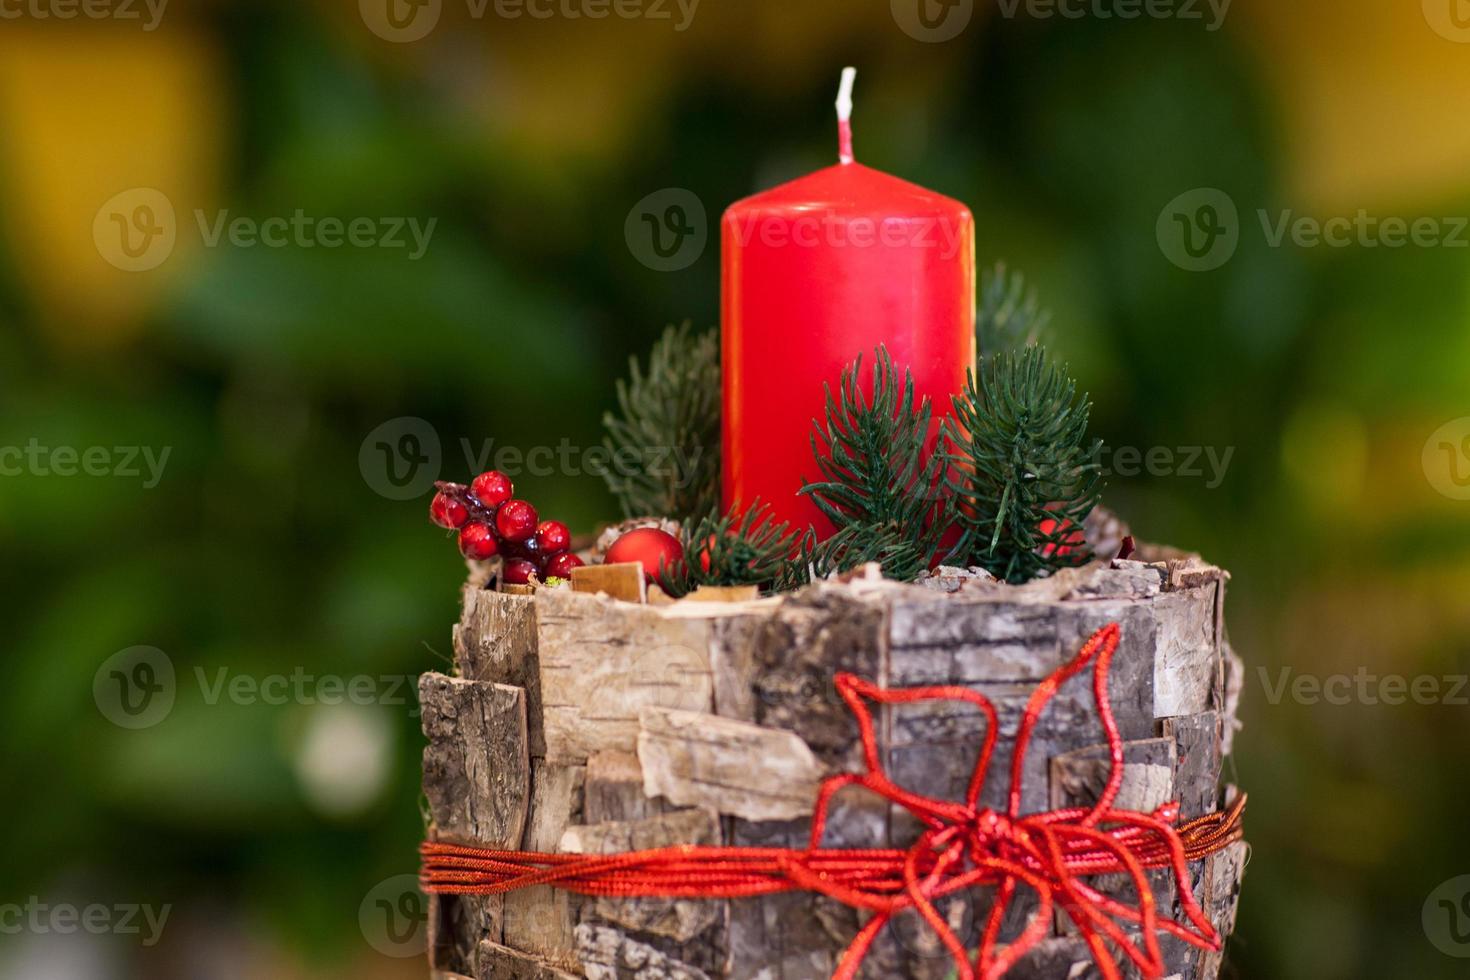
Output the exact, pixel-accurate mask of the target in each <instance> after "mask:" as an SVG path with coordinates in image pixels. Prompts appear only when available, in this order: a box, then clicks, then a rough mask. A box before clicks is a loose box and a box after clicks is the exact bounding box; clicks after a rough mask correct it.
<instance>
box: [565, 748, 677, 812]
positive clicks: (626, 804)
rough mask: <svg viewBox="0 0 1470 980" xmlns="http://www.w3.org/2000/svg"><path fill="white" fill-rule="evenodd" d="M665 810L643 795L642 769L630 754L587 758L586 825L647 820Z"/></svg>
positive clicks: (659, 803)
mask: <svg viewBox="0 0 1470 980" xmlns="http://www.w3.org/2000/svg"><path fill="white" fill-rule="evenodd" d="M667 810H668V805H667V804H666V803H665V802H664V801H663V800H661V799H658V798H656V797H655V798H651V797H649V796H647V795H645V794H644V792H643V767H642V766H641V765H639V763H638V756H637V755H636V754H634V753H632V752H597V753H594V754H593V755H592V756H591V757H589V758H588V759H587V790H586V796H585V800H584V803H583V807H582V812H583V818H584V819H585V821H586V822H587V823H589V824H599V823H622V822H626V821H631V820H647V819H648V818H650V817H656V816H658V815H659V814H661V813H664V812H666V811H667Z"/></svg>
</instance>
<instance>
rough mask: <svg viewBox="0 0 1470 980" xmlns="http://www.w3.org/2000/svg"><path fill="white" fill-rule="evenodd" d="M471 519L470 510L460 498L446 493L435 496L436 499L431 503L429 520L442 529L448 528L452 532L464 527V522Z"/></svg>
mask: <svg viewBox="0 0 1470 980" xmlns="http://www.w3.org/2000/svg"><path fill="white" fill-rule="evenodd" d="M469 519H470V509H469V508H468V507H466V506H465V505H464V503H463V502H462V501H460V500H459V499H458V498H455V497H451V496H449V495H448V494H446V493H436V494H434V499H433V500H432V501H430V503H429V520H431V521H433V522H434V523H435V524H438V525H439V526H440V527H447V528H450V529H451V530H452V529H454V528H457V527H464V522H465V521H467V520H469Z"/></svg>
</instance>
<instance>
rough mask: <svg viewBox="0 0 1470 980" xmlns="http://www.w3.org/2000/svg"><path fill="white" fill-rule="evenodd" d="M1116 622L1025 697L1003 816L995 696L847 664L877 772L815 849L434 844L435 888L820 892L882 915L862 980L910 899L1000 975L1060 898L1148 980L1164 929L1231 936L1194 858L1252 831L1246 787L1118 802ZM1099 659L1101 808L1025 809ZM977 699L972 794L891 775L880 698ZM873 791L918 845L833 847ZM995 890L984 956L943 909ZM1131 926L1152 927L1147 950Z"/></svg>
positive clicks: (859, 780)
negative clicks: (1042, 750)
mask: <svg viewBox="0 0 1470 980" xmlns="http://www.w3.org/2000/svg"><path fill="white" fill-rule="evenodd" d="M1120 635H1121V630H1120V628H1119V627H1118V625H1117V624H1116V623H1113V624H1109V625H1108V626H1105V627H1103V628H1102V629H1101V630H1099V631H1098V632H1097V633H1095V634H1094V635H1093V636H1092V638H1091V639H1089V640H1088V641H1087V643H1086V644H1085V645H1084V646H1083V648H1082V650H1081V652H1080V653H1078V655H1077V656H1076V657H1075V658H1074V659H1073V660H1072V661H1071V662H1069V663H1067V664H1065V665H1064V666H1062V667H1061V668H1060V669H1058V670H1057V671H1056V672H1055V673H1053V674H1052V675H1051V676H1050V677H1048V678H1047V679H1046V680H1044V681H1042V682H1041V684H1040V685H1039V686H1038V687H1037V689H1036V691H1035V692H1034V693H1033V694H1032V696H1031V699H1030V700H1029V701H1028V702H1027V704H1026V710H1025V713H1024V714H1023V716H1022V719H1021V725H1020V728H1019V729H1018V731H1017V733H1016V741H1015V751H1014V753H1013V759H1012V764H1011V786H1010V794H1009V799H1008V806H1007V809H1006V812H1005V813H997V812H995V811H994V810H991V809H987V808H982V807H980V805H979V798H980V793H981V790H982V789H983V788H984V786H985V778H986V774H987V772H988V771H989V768H990V760H991V756H992V755H993V753H994V751H995V744H996V738H997V728H998V719H997V716H996V711H995V707H994V705H992V704H991V703H990V700H989V699H988V698H986V697H985V696H984V695H982V694H980V693H978V692H976V691H972V690H970V689H969V688H967V687H958V686H938V687H922V688H913V689H907V690H896V691H890V690H884V689H882V688H879V687H876V686H874V685H873V684H870V683H869V682H867V681H864V680H861V679H859V678H857V677H854V676H852V675H850V674H839V675H838V676H837V679H836V683H837V690H838V693H839V694H840V695H841V696H842V699H843V701H844V702H846V703H847V706H848V708H849V709H851V711H852V713H853V715H854V717H855V718H856V719H857V723H858V730H859V733H860V735H861V738H862V745H863V757H864V761H865V763H866V765H867V770H868V771H867V772H866V773H862V774H857V773H846V774H843V775H838V776H833V777H831V778H829V779H828V780H827V781H826V782H825V783H824V784H823V786H822V789H821V792H820V794H819V795H818V798H817V804H816V809H815V812H814V814H813V816H812V836H811V843H810V846H809V847H808V848H807V849H806V850H790V849H781V848H736V847H694V846H677V847H665V848H659V849H657V850H652V851H638V852H634V853H629V854H615V855H609V856H582V855H562V854H539V853H529V852H524V851H498V850H490V849H484V848H474V847H464V846H460V845H456V844H448V843H439V842H432V841H431V842H428V843H426V844H424V845H423V847H422V853H423V858H424V865H423V874H422V881H423V885H424V889H425V890H426V891H429V892H437V893H440V894H501V893H504V892H508V891H513V890H516V889H519V888H526V887H530V886H532V885H552V886H555V887H558V888H563V889H566V890H568V891H573V892H578V893H580V894H585V895H601V896H611V897H619V898H637V897H665V898H708V899H719V898H748V897H752V896H756V895H769V894H774V893H777V892H785V891H793V890H798V889H799V890H806V891H811V892H816V893H819V894H822V895H825V896H827V897H829V898H832V899H835V900H837V901H839V902H842V903H844V904H847V905H849V906H852V907H855V908H861V909H867V910H869V911H871V912H872V913H873V915H872V917H871V918H870V919H869V920H868V922H867V924H866V925H865V926H864V927H863V928H862V930H861V931H859V933H858V934H857V937H856V938H855V939H854V940H853V941H852V943H851V945H849V946H848V949H847V951H846V952H845V953H844V954H843V957H842V961H841V963H840V964H839V966H838V968H837V972H836V973H835V974H834V975H833V980H853V978H854V977H856V976H857V974H858V970H859V969H860V967H861V966H862V963H863V961H864V959H865V958H866V957H867V954H868V951H869V950H870V949H871V948H872V945H873V942H874V940H876V939H877V937H878V934H879V933H880V932H881V931H882V929H883V927H884V926H885V925H887V923H888V922H889V920H890V919H892V918H893V916H894V915H895V914H897V913H898V912H901V911H903V910H905V909H909V908H912V909H914V910H916V911H917V912H918V914H919V915H920V916H921V917H922V918H923V919H924V921H925V922H927V923H928V924H929V927H930V928H931V929H933V930H934V932H935V934H936V935H937V936H938V937H939V939H940V941H941V942H942V943H943V944H944V946H945V948H946V950H948V952H949V954H950V955H951V956H952V957H953V958H954V961H955V965H956V967H957V970H958V980H975V978H976V977H979V978H982V980H995V978H999V977H1002V976H1004V974H1005V973H1006V972H1007V971H1008V970H1009V969H1010V968H1011V967H1012V966H1014V965H1015V964H1016V963H1017V961H1019V960H1020V959H1021V958H1022V957H1023V956H1025V955H1026V953H1027V952H1029V951H1030V950H1031V949H1033V948H1034V947H1035V946H1036V944H1037V943H1039V942H1040V941H1041V940H1042V939H1043V938H1044V937H1045V936H1046V935H1048V934H1049V933H1050V931H1051V924H1052V912H1053V910H1054V908H1055V907H1056V906H1057V905H1058V904H1060V906H1061V908H1062V909H1064V910H1065V911H1066V912H1067V914H1068V915H1069V916H1070V917H1071V919H1072V921H1073V922H1074V923H1075V924H1076V926H1077V929H1078V932H1079V933H1080V934H1081V936H1082V938H1083V940H1084V941H1085V942H1086V943H1087V946H1088V948H1089V949H1090V950H1091V952H1092V956H1093V959H1094V960H1095V961H1096V963H1097V966H1098V969H1099V970H1100V971H1101V972H1102V975H1103V977H1104V978H1105V980H1119V978H1120V977H1121V976H1122V973H1121V970H1120V968H1119V965H1118V960H1117V958H1116V957H1115V955H1114V954H1113V952H1112V950H1111V949H1110V948H1109V946H1108V943H1111V944H1112V945H1113V946H1114V947H1116V948H1117V949H1118V950H1120V951H1121V952H1122V953H1123V955H1124V956H1125V957H1126V958H1127V959H1128V960H1129V961H1131V962H1132V963H1133V964H1134V966H1135V967H1137V969H1138V971H1139V972H1140V973H1141V974H1142V975H1143V976H1144V977H1146V978H1150V980H1157V978H1161V977H1162V976H1163V975H1164V961H1163V956H1162V953H1161V951H1160V948H1159V933H1160V932H1161V931H1163V932H1167V933H1169V934H1171V935H1173V936H1176V937H1178V938H1179V939H1181V940H1183V941H1185V942H1187V943H1189V944H1191V945H1193V946H1196V947H1199V948H1201V949H1212V950H1218V949H1219V948H1220V946H1221V940H1220V936H1219V933H1218V932H1217V931H1216V930H1215V928H1214V926H1213V925H1211V923H1210V922H1209V920H1208V919H1207V918H1206V917H1205V914H1204V911H1203V910H1202V909H1201V908H1200V906H1199V903H1198V902H1196V901H1195V898H1194V893H1193V889H1192V888H1191V886H1190V882H1189V869H1188V862H1189V861H1192V860H1198V859H1200V858H1203V857H1206V856H1208V855H1210V854H1213V853H1215V852H1217V851H1220V850H1222V849H1224V848H1225V847H1228V846H1229V845H1230V844H1233V843H1235V842H1236V841H1238V840H1240V839H1241V837H1242V829H1241V816H1242V813H1243V811H1244V808H1245V796H1244V795H1243V794H1242V795H1241V796H1240V797H1239V798H1238V799H1237V800H1236V801H1235V803H1234V805H1233V806H1231V807H1230V809H1229V810H1227V811H1225V812H1223V813H1214V814H1210V815H1208V816H1205V817H1200V818H1199V819H1196V820H1193V821H1190V822H1189V823H1188V824H1186V825H1184V826H1183V827H1179V828H1176V827H1175V826H1174V825H1175V824H1176V823H1177V821H1178V819H1179V806H1178V804H1177V803H1169V804H1166V805H1164V806H1162V807H1160V808H1159V809H1158V810H1156V811H1154V812H1153V813H1152V814H1146V813H1138V812H1135V811H1131V810H1115V809H1113V802H1114V801H1115V800H1116V799H1117V796H1118V791H1119V789H1120V788H1121V785H1122V780H1123V739H1122V736H1121V734H1120V733H1119V731H1118V726H1117V723H1116V721H1115V720H1114V718H1113V712H1112V706H1111V703H1110V701H1109V698H1108V670H1109V667H1110V665H1111V663H1112V658H1113V654H1114V652H1115V651H1116V650H1117V648H1118V640H1119V637H1120ZM1094 660H1095V661H1096V665H1095V670H1094V675H1093V695H1094V698H1095V700H1096V702H1097V711H1098V716H1099V718H1100V719H1101V720H1102V726H1103V731H1104V733H1105V734H1106V737H1107V743H1108V754H1109V758H1110V760H1111V771H1110V774H1109V776H1108V782H1107V785H1106V787H1105V788H1104V789H1103V792H1102V795H1101V796H1100V797H1099V799H1098V801H1097V803H1096V804H1095V805H1093V806H1092V807H1090V808H1075V809H1069V810H1053V811H1049V812H1045V813H1036V814H1030V815H1027V816H1021V815H1020V807H1021V783H1022V772H1023V769H1024V765H1025V760H1026V751H1027V748H1028V746H1029V744H1030V740H1031V735H1032V733H1033V731H1034V730H1035V728H1036V724H1037V722H1038V720H1039V719H1040V716H1041V712H1042V710H1043V709H1044V708H1045V707H1046V705H1047V703H1048V702H1049V701H1050V700H1051V699H1052V697H1053V696H1055V694H1056V692H1057V690H1058V689H1059V688H1060V687H1061V685H1062V684H1063V683H1064V682H1066V681H1067V680H1069V679H1070V678H1072V677H1074V676H1076V675H1077V674H1079V673H1081V672H1082V671H1083V670H1085V669H1086V668H1087V667H1088V665H1089V664H1092V663H1093V661H1094ZM938 700H954V701H965V702H968V703H970V704H973V705H974V706H976V707H977V708H979V709H980V711H981V713H982V714H983V715H984V716H985V720H986V728H985V739H984V743H983V744H982V747H981V750H980V757H979V760H978V761H977V763H976V765H975V770H974V773H973V775H972V776H971V778H970V783H969V787H968V789H967V790H966V793H965V799H964V802H962V803H956V802H952V801H949V800H941V799H935V798H932V797H927V796H922V795H919V794H917V793H912V792H910V791H908V790H906V789H904V788H902V787H901V786H898V785H897V784H895V783H894V782H892V781H891V780H890V779H889V778H888V775H887V773H886V772H885V771H884V769H883V764H882V760H881V759H880V758H879V751H878V739H877V735H876V732H875V730H874V726H873V717H872V714H871V713H870V711H869V710H868V705H867V702H869V701H872V702H875V703H878V704H913V703H916V702H920V701H938ZM853 785H858V786H863V787H866V788H867V789H868V790H870V791H872V792H874V793H876V794H878V795H879V796H881V797H883V798H884V799H887V800H889V801H890V802H892V803H896V804H898V805H899V806H902V807H904V808H905V809H907V810H908V811H909V812H910V813H912V814H914V815H915V816H916V817H918V818H919V820H920V821H921V822H922V823H923V824H924V825H925V828H926V829H925V830H924V832H923V833H922V835H921V836H920V837H919V839H918V841H917V842H915V844H914V845H913V846H912V847H911V848H909V849H908V850H907V851H898V850H837V849H823V848H822V846H821V843H822V836H823V833H824V831H825V829H826V825H827V815H828V809H829V807H830V805H831V801H832V797H833V795H834V794H836V793H837V792H839V791H840V790H842V789H844V788H846V787H848V786H853ZM1153 868H1168V869H1170V870H1171V871H1172V872H1173V874H1174V880H1175V884H1176V886H1177V888H1176V891H1177V893H1178V896H1179V902H1180V905H1181V907H1182V908H1183V910H1184V917H1185V919H1187V922H1181V921H1178V920H1176V919H1174V918H1171V917H1169V916H1166V915H1161V914H1160V912H1159V910H1158V908H1157V903H1156V900H1155V898H1154V894H1153V890H1152V888H1151V887H1150V884H1149V881H1148V878H1147V874H1146V872H1147V871H1148V870H1149V869H1153ZM1120 873H1121V874H1126V875H1127V876H1128V877H1129V879H1130V880H1131V882H1132V885H1133V889H1134V891H1135V893H1136V896H1137V903H1136V904H1134V905H1129V904H1127V903H1126V902H1123V901H1121V900H1119V899H1117V898H1113V897H1110V896H1108V895H1104V894H1102V893H1101V892H1099V891H1097V890H1096V889H1094V888H1092V887H1090V886H1088V885H1087V884H1086V883H1084V882H1083V881H1082V880H1081V879H1082V878H1085V877H1089V876H1092V875H1099V874H1120ZM1023 884H1024V885H1027V886H1029V887H1030V888H1032V889H1033V890H1034V891H1035V892H1036V895H1037V898H1038V900H1039V905H1038V907H1037V909H1036V910H1035V911H1034V912H1033V913H1032V915H1031V918H1030V919H1029V921H1028V922H1027V924H1026V926H1025V928H1024V929H1023V930H1022V933H1021V935H1020V936H1019V937H1018V938H1017V939H1015V940H1014V941H1013V942H1010V943H1009V944H1001V943H1000V941H999V939H1000V929H1001V925H1002V923H1003V921H1004V919H1005V916H1006V912H1007V910H1008V909H1009V908H1010V906H1011V903H1012V901H1013V900H1014V899H1015V896H1016V892H1017V889H1018V888H1019V887H1020V886H1021V885H1023ZM979 886H995V889H996V891H995V898H994V901H993V903H992V905H991V908H990V913H989V915H988V917H987V919H986V923H985V929H984V932H983V934H982V936H981V941H980V947H979V949H978V950H977V951H976V953H975V955H974V958H973V960H972V959H971V956H970V953H969V952H968V951H967V950H966V949H965V946H964V943H962V942H961V940H960V938H959V937H958V936H957V935H955V932H954V930H953V929H952V928H951V927H950V925H949V923H947V922H946V921H945V920H944V917H943V916H942V915H940V913H939V910H938V909H937V908H936V907H935V904H934V903H935V901H936V900H939V899H943V898H945V897H946V896H949V895H953V894H955V893H957V892H961V891H964V890H967V889H972V888H976V887H979ZM1120 922H1121V923H1128V924H1132V925H1134V926H1137V927H1138V931H1139V934H1140V939H1141V941H1142V948H1140V947H1139V945H1138V943H1137V942H1135V941H1134V940H1133V939H1131V938H1130V937H1129V935H1128V933H1127V931H1126V929H1125V927H1124V925H1122V924H1120Z"/></svg>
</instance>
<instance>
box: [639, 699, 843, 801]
mask: <svg viewBox="0 0 1470 980" xmlns="http://www.w3.org/2000/svg"><path fill="white" fill-rule="evenodd" d="M640 724H641V731H640V732H639V735H638V761H639V764H640V765H641V766H642V768H643V792H644V794H645V795H647V796H662V797H664V798H665V799H667V800H668V801H669V802H670V803H673V804H674V805H676V806H696V807H705V808H708V809H711V810H715V811H717V812H719V813H724V814H729V815H732V816H737V817H743V818H745V819H746V820H793V819H797V818H799V817H804V816H809V815H810V814H811V812H812V809H813V807H814V806H815V804H816V799H817V791H818V790H819V789H820V788H821V782H822V778H823V776H825V775H826V772H825V769H824V768H823V766H822V764H821V763H820V762H818V761H817V757H816V756H815V755H813V754H812V751H811V749H810V748H808V747H807V745H806V743H805V742H803V741H802V740H801V739H800V738H798V737H797V736H796V735H795V734H794V733H792V732H787V731H779V730H777V729H772V728H762V727H760V726H759V725H752V724H750V723H748V722H743V721H733V720H731V719H729V718H721V717H719V716H718V715H712V714H707V713H701V712H695V711H669V710H666V709H661V708H645V709H643V712H642V714H641V716H640Z"/></svg>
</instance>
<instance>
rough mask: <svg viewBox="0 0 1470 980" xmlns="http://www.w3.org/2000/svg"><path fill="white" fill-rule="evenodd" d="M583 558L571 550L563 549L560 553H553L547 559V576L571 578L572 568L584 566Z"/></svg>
mask: <svg viewBox="0 0 1470 980" xmlns="http://www.w3.org/2000/svg"><path fill="white" fill-rule="evenodd" d="M582 564H583V562H582V559H580V558H578V557H577V556H576V555H574V554H572V553H571V552H570V551H563V552H562V553H561V554H559V555H552V556H551V557H550V558H548V559H547V560H546V577H547V578H571V577H572V569H574V568H581V567H582Z"/></svg>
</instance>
